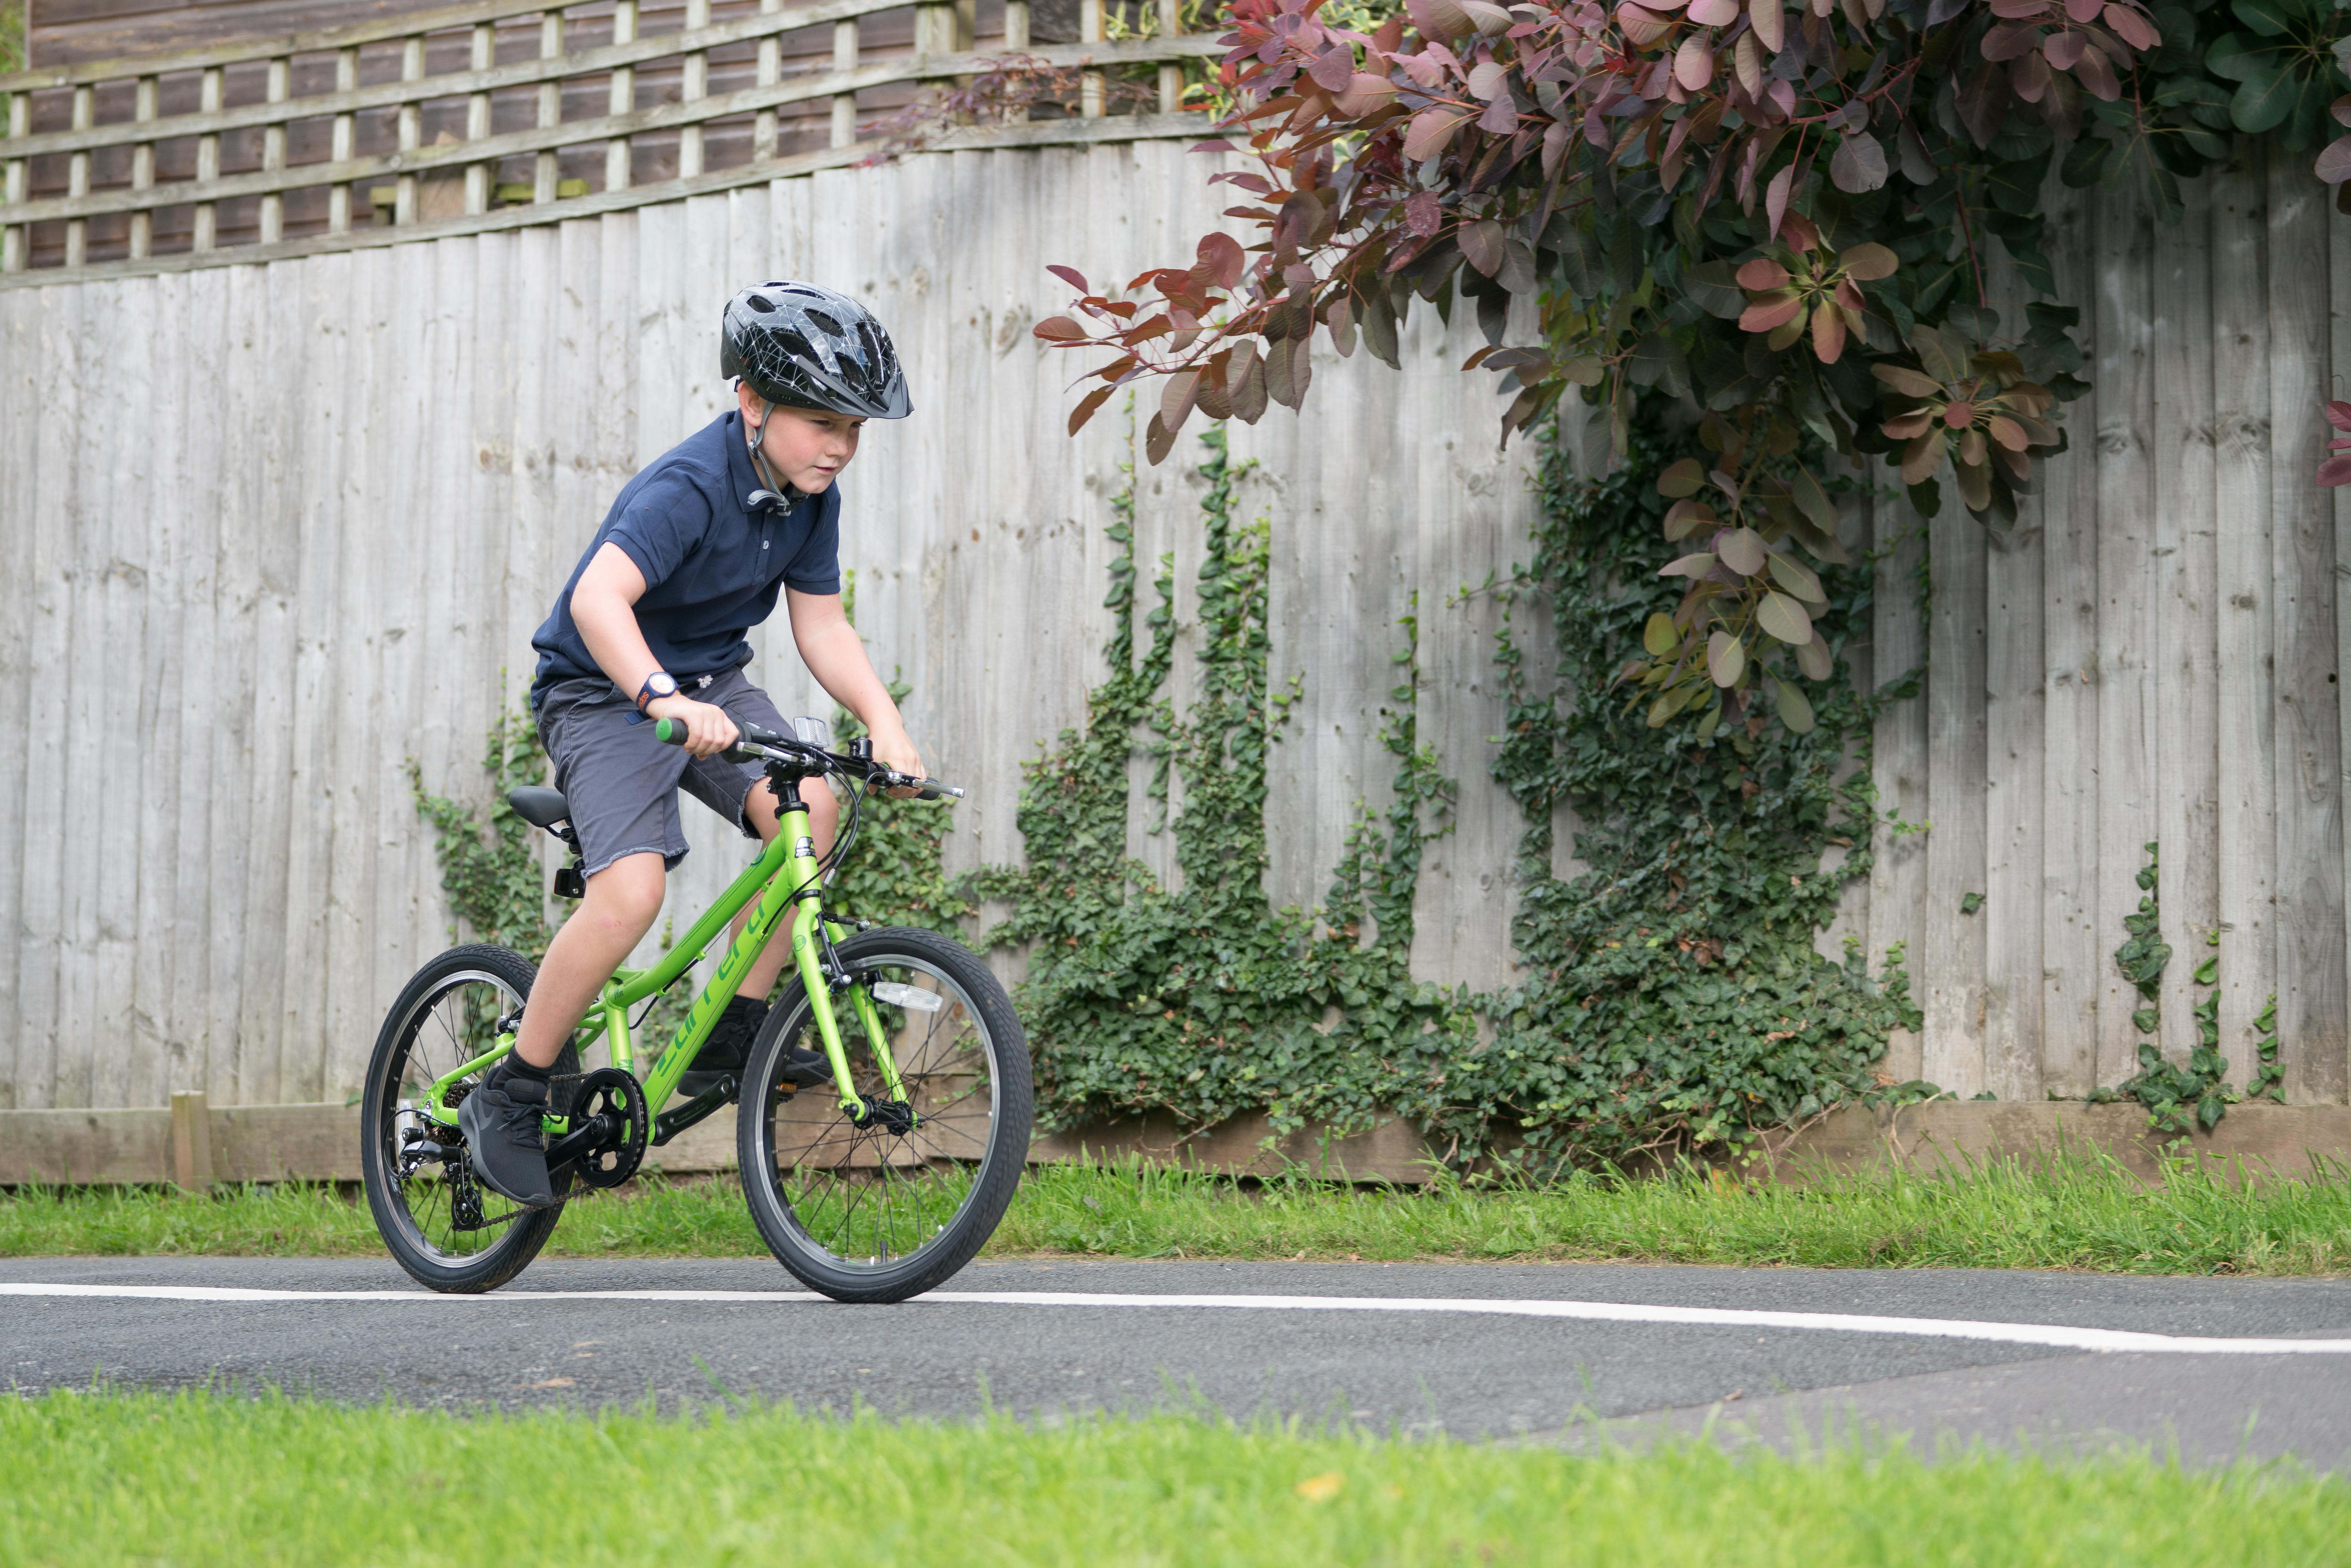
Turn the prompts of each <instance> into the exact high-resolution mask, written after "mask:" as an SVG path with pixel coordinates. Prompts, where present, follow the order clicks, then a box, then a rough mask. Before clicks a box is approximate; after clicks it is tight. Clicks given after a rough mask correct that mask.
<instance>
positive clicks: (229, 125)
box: [0, 0, 1217, 273]
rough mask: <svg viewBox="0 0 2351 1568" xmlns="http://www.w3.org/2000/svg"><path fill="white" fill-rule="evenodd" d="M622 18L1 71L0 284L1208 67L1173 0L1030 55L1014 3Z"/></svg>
mask: <svg viewBox="0 0 2351 1568" xmlns="http://www.w3.org/2000/svg"><path fill="white" fill-rule="evenodd" d="M641 4H643V0H590V3H589V4H584V5H571V6H560V5H559V6H549V5H546V4H545V0H538V3H537V4H526V3H523V0H475V3H474V4H470V5H455V6H450V7H446V8H444V9H439V10H430V11H417V12H412V13H409V14H407V15H403V16H390V17H381V18H377V19H374V20H370V21H365V22H358V23H353V24H350V25H349V26H339V27H330V28H325V29H320V30H318V31H313V32H304V33H293V34H288V35H287V36H284V37H274V38H267V39H261V40H250V39H248V40H244V41H238V42H231V43H222V44H217V45H214V46H212V47H206V48H202V49H196V50H191V51H187V52H183V53H180V54H175V55H172V56H168V57H132V58H127V59H111V60H92V61H81V62H77V63H71V64H65V65H59V66H56V67H49V68H41V69H37V70H29V71H25V72H21V73H18V74H16V75H14V76H0V126H5V140H0V273H13V272H19V271H23V270H25V269H26V268H27V267H37V266H52V267H83V266H87V265H89V264H91V263H97V262H104V261H109V260H116V259H120V260H123V261H128V262H132V263H137V262H141V261H144V260H146V259H147V258H149V257H151V256H166V255H177V256H183V257H185V258H189V259H192V260H195V261H198V262H201V261H202V259H203V258H204V257H205V256H207V255H208V253H210V252H212V251H214V249H215V248H217V247H219V246H224V245H228V244H232V243H243V244H247V245H257V246H266V247H272V248H271V249H270V250H269V252H268V253H267V254H270V255H273V256H274V255H291V254H304V253H308V252H310V251H316V250H319V249H331V248H340V247H341V246H350V245H354V244H366V243H382V242H383V241H384V240H385V239H387V238H391V237H401V236H397V235H388V234H387V233H386V231H387V230H389V229H392V228H408V227H412V226H413V225H417V224H420V223H430V224H434V225H435V226H436V227H437V228H438V229H440V230H442V231H444V232H455V231H464V230H467V229H473V230H478V229H480V228H483V227H487V226H494V225H493V222H492V220H493V214H494V213H496V212H503V214H504V217H503V220H502V221H503V222H504V223H506V224H512V223H514V222H517V221H528V222H531V223H545V222H550V221H557V220H559V219H562V218H565V217H569V216H574V215H579V214H585V213H589V212H594V211H600V210H611V209H612V208H614V207H616V206H619V205H625V204H639V203H642V202H643V201H646V200H648V199H652V200H660V199H664V198H665V197H668V198H674V197H675V196H679V195H684V194H688V193H705V192H709V191H714V190H719V189H725V188H727V187H729V186H733V185H739V184H744V183H758V182H761V181H765V180H768V179H772V178H775V177H776V176H777V175H778V174H779V173H790V172H807V171H808V170H809V169H811V168H814V167H817V166H820V165H823V164H827V163H840V162H848V161H851V160H852V159H855V158H861V157H864V156H867V155H870V153H871V152H872V151H873V149H872V146H871V145H867V146H865V147H864V148H863V149H862V151H859V144H860V139H861V125H862V124H865V123H868V122H867V121H866V119H865V117H867V116H871V115H873V114H875V113H877V112H882V111H886V110H892V109H901V108H904V106H905V104H906V103H907V102H908V100H909V99H911V98H912V97H913V96H914V92H915V90H916V89H918V88H919V87H921V86H922V85H923V84H925V83H937V82H941V81H952V80H954V79H955V78H958V77H968V76H970V75H971V74H973V73H975V72H977V71H982V70H985V69H987V68H988V65H989V62H991V61H994V60H999V59H1003V58H1006V57H1027V58H1029V59H1030V60H1032V61H1035V62H1039V63H1042V64H1045V65H1050V66H1054V67H1061V68H1082V69H1081V70H1080V78H1081V89H1080V91H1081V97H1080V100H1079V104H1078V118H1079V119H1081V120H1099V119H1102V118H1103V117H1104V116H1105V113H1106V111H1107V110H1110V109H1111V108H1113V106H1114V105H1113V100H1114V95H1113V92H1112V90H1111V89H1112V78H1113V73H1115V72H1119V71H1122V70H1128V69H1131V68H1150V69H1152V70H1154V71H1155V75H1156V83H1155V87H1156V92H1155V107H1156V109H1157V110H1158V112H1159V113H1161V114H1169V115H1172V114H1175V113H1176V112H1177V111H1178V110H1180V109H1181V107H1182V104H1181V98H1182V89H1183V69H1182V65H1181V62H1182V61H1183V60H1185V59H1187V58H1195V57H1200V56H1203V55H1208V54H1213V53H1216V52H1217V46H1216V43H1215V40H1214V39H1213V38H1207V37H1192V38H1186V37H1181V36H1179V26H1178V22H1179V16H1180V7H1179V5H1178V0H1158V3H1157V5H1156V8H1155V11H1154V12H1153V13H1151V14H1150V16H1148V17H1147V18H1146V19H1145V22H1144V27H1145V29H1146V30H1147V36H1144V37H1134V38H1127V39H1123V40H1105V38H1104V36H1103V35H1104V19H1105V12H1104V0H1082V4H1081V5H1080V7H1079V19H1080V35H1081V36H1080V39H1079V41H1077V42H1073V43H1065V44H1051V43H1046V42H1043V41H1040V40H1038V39H1035V38H1032V37H1031V29H1030V16H1029V0H992V3H991V5H989V6H988V8H987V14H986V16H984V17H983V16H982V13H981V11H980V9H979V7H978V5H977V0H936V3H927V4H920V5H908V4H906V3H905V0H819V3H817V4H813V5H810V4H801V5H791V6H789V7H787V6H785V5H783V4H782V3H781V0H756V4H754V3H753V0H733V3H730V4H716V5H715V4H714V0H683V5H671V6H669V7H668V8H666V9H665V10H664V11H663V12H659V13H651V14H650V16H661V17H663V18H664V19H665V20H666V21H667V22H668V23H669V26H668V27H666V28H664V29H662V30H659V31H652V32H647V31H645V30H643V28H642V27H641V24H642V23H643V22H646V21H647V20H649V19H650V16H649V14H648V13H645V12H641V9H640V7H641ZM983 21H985V22H986V23H987V25H988V26H989V29H990V31H989V32H988V33H987V34H986V35H983V34H981V33H980V32H979V31H978V29H979V27H980V26H981V24H982V23H983ZM1134 96H1135V95H1134V94H1133V93H1129V94H1128V95H1126V99H1123V100H1120V101H1119V102H1118V104H1117V106H1118V107H1123V108H1126V109H1129V110H1132V109H1134V108H1135V107H1138V106H1137V105H1136V104H1135V103H1134V101H1132V99H1134ZM1024 118H1025V115H1024ZM884 123H885V124H886V120H885V121H884ZM1125 129H1126V134H1129V135H1132V134H1133V133H1134V127H1133V126H1132V125H1131V124H1130V125H1129V126H1128V127H1126V128H1125ZM1022 135H1023V133H1022V132H1020V131H1017V130H1015V131H1011V132H1010V134H1009V136H1008V138H1006V140H1011V141H1019V140H1020V139H1021V138H1022ZM871 140H872V138H871V137H870V136H869V137H868V138H867V141H869V142H870V141H871ZM647 183H653V184H654V185H656V186H657V187H658V186H664V185H667V186H674V189H669V190H663V189H655V190H653V191H651V192H645V191H643V189H642V188H643V186H645V185H646V184H647ZM518 209H519V210H518Z"/></svg>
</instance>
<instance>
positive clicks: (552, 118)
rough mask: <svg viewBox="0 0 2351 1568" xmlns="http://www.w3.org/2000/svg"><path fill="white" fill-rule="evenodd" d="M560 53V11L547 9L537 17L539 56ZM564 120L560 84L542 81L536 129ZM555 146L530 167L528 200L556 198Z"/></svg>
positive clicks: (541, 154)
mask: <svg viewBox="0 0 2351 1568" xmlns="http://www.w3.org/2000/svg"><path fill="white" fill-rule="evenodd" d="M562 52H563V13H562V12H561V11H560V10H549V11H547V12H544V13H542V14H541V15H540V16H539V18H538V57H539V58H540V59H542V60H551V59H553V58H555V57H556V56H558V55H559V54H561V53H562ZM562 121H563V84H562V83H561V82H559V81H543V82H541V83H539V84H538V128H539V129H540V130H541V131H547V130H550V129H552V128H553V127H555V126H557V125H559V124H561V123H562ZM555 176H556V169H555V149H554V148H552V147H549V148H546V149H544V150H542V151H541V152H539V154H538V162H536V163H535V164H534V165H533V166H532V170H531V182H530V199H531V200H532V201H533V202H535V203H544V202H551V201H553V200H555V185H556V177H555Z"/></svg>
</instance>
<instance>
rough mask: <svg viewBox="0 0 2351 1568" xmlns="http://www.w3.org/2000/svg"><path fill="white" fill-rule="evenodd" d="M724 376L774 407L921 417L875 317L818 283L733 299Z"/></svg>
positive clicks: (722, 340) (724, 325)
mask: <svg viewBox="0 0 2351 1568" xmlns="http://www.w3.org/2000/svg"><path fill="white" fill-rule="evenodd" d="M718 373H719V374H720V375H722V376H739V377H741V378H742V380H743V382H744V384H745V385H747V386H748V387H749V388H750V389H751V390H752V391H753V392H758V394H759V395H760V396H761V397H763V398H766V399H767V400H768V402H778V403H784V404H786V405H788V406H790V407H794V408H820V409H829V410H831V412H833V413H852V414H857V415H859V416H861V417H862V418H866V419H904V418H905V417H906V416H907V415H908V414H910V413H914V403H913V402H911V401H910V400H909V399H908V398H907V396H906V373H905V371H903V370H901V369H900V368H899V366H898V350H896V349H895V348H893V346H892V345H891V342H890V334H889V333H887V332H885V331H883V329H882V323H881V322H879V321H876V320H875V319H873V316H872V312H871V311H869V310H867V309H866V308H865V307H864V306H862V305H860V304H859V303H858V302H857V301H856V300H854V299H852V298H849V296H847V295H846V294H836V293H834V292H833V291H832V290H831V289H830V288H820V287H817V286H816V285H815V284H813V283H791V282H784V281H777V282H771V283H759V284H754V285H753V286H752V287H748V288H746V289H745V290H743V292H741V293H740V294H737V296H735V298H732V299H730V300H728V301H727V302H726V315H725V317H724V318H722V319H721V321H720V324H719V331H718Z"/></svg>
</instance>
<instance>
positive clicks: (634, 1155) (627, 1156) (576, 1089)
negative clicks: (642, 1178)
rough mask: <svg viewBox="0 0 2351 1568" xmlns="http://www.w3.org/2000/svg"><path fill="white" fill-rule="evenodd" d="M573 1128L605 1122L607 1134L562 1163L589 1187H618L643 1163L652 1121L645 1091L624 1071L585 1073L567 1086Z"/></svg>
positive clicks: (602, 1069)
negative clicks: (585, 1149)
mask: <svg viewBox="0 0 2351 1568" xmlns="http://www.w3.org/2000/svg"><path fill="white" fill-rule="evenodd" d="M569 1115H570V1118H571V1124H572V1125H573V1126H575V1127H576V1126H578V1125H580V1124H581V1123H583V1122H590V1121H594V1120H596V1119H597V1118H599V1117H601V1118H603V1120H604V1121H605V1123H606V1124H607V1125H608V1127H609V1128H610V1131H609V1132H607V1133H606V1134H605V1135H604V1136H603V1137H601V1138H600V1139H599V1140H598V1141H597V1142H596V1143H595V1145H592V1146H591V1147H590V1148H589V1149H588V1150H587V1151H586V1152H585V1153H583V1154H580V1155H577V1156H575V1157H574V1158H572V1159H570V1160H568V1161H566V1162H565V1164H566V1165H567V1166H569V1169H570V1172H571V1174H573V1175H575V1176H578V1177H579V1178H580V1180H581V1181H583V1182H586V1183H587V1184H588V1185H589V1186H602V1187H612V1186H620V1185H621V1184H622V1182H625V1181H627V1180H628V1179H629V1178H630V1177H631V1176H635V1175H636V1174H637V1166H640V1165H642V1164H643V1162H644V1157H645V1144H646V1140H647V1139H648V1137H649V1136H650V1135H651V1133H652V1124H653V1118H652V1116H651V1115H650V1114H649V1113H647V1109H646V1105H645V1086H644V1085H643V1084H642V1083H640V1082H637V1079H636V1075H635V1074H634V1073H632V1072H630V1071H627V1070H626V1069H625V1068H620V1067H600V1068H598V1069H596V1071H593V1072H583V1073H581V1074H580V1078H579V1080H578V1082H576V1083H574V1084H573V1085H572V1086H571V1110H570V1112H569Z"/></svg>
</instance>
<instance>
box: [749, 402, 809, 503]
mask: <svg viewBox="0 0 2351 1568" xmlns="http://www.w3.org/2000/svg"><path fill="white" fill-rule="evenodd" d="M759 401H760V402H764V403H766V404H767V405H768V412H767V413H763V414H761V415H760V416H759V423H758V428H757V429H755V430H753V431H752V432H751V466H752V468H753V469H754V470H755V471H756V472H757V473H758V476H759V483H760V484H762V485H764V486H767V488H765V489H762V490H754V491H753V492H751V494H750V495H748V496H747V497H744V501H745V504H746V505H748V506H754V507H756V506H758V505H759V504H760V503H761V502H762V501H768V502H772V503H774V504H775V505H778V506H780V507H784V508H785V509H786V510H789V509H790V508H792V507H797V506H799V504H800V502H801V500H802V499H803V498H804V497H802V496H801V495H800V493H799V491H798V490H796V489H794V488H793V487H792V486H789V485H788V484H785V483H784V482H783V481H781V480H779V479H778V478H777V477H776V471H775V470H774V469H773V468H771V467H769V466H768V420H769V419H771V418H773V417H774V415H775V412H776V404H775V402H774V400H772V399H769V398H764V397H763V398H761V399H760V400H759Z"/></svg>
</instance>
